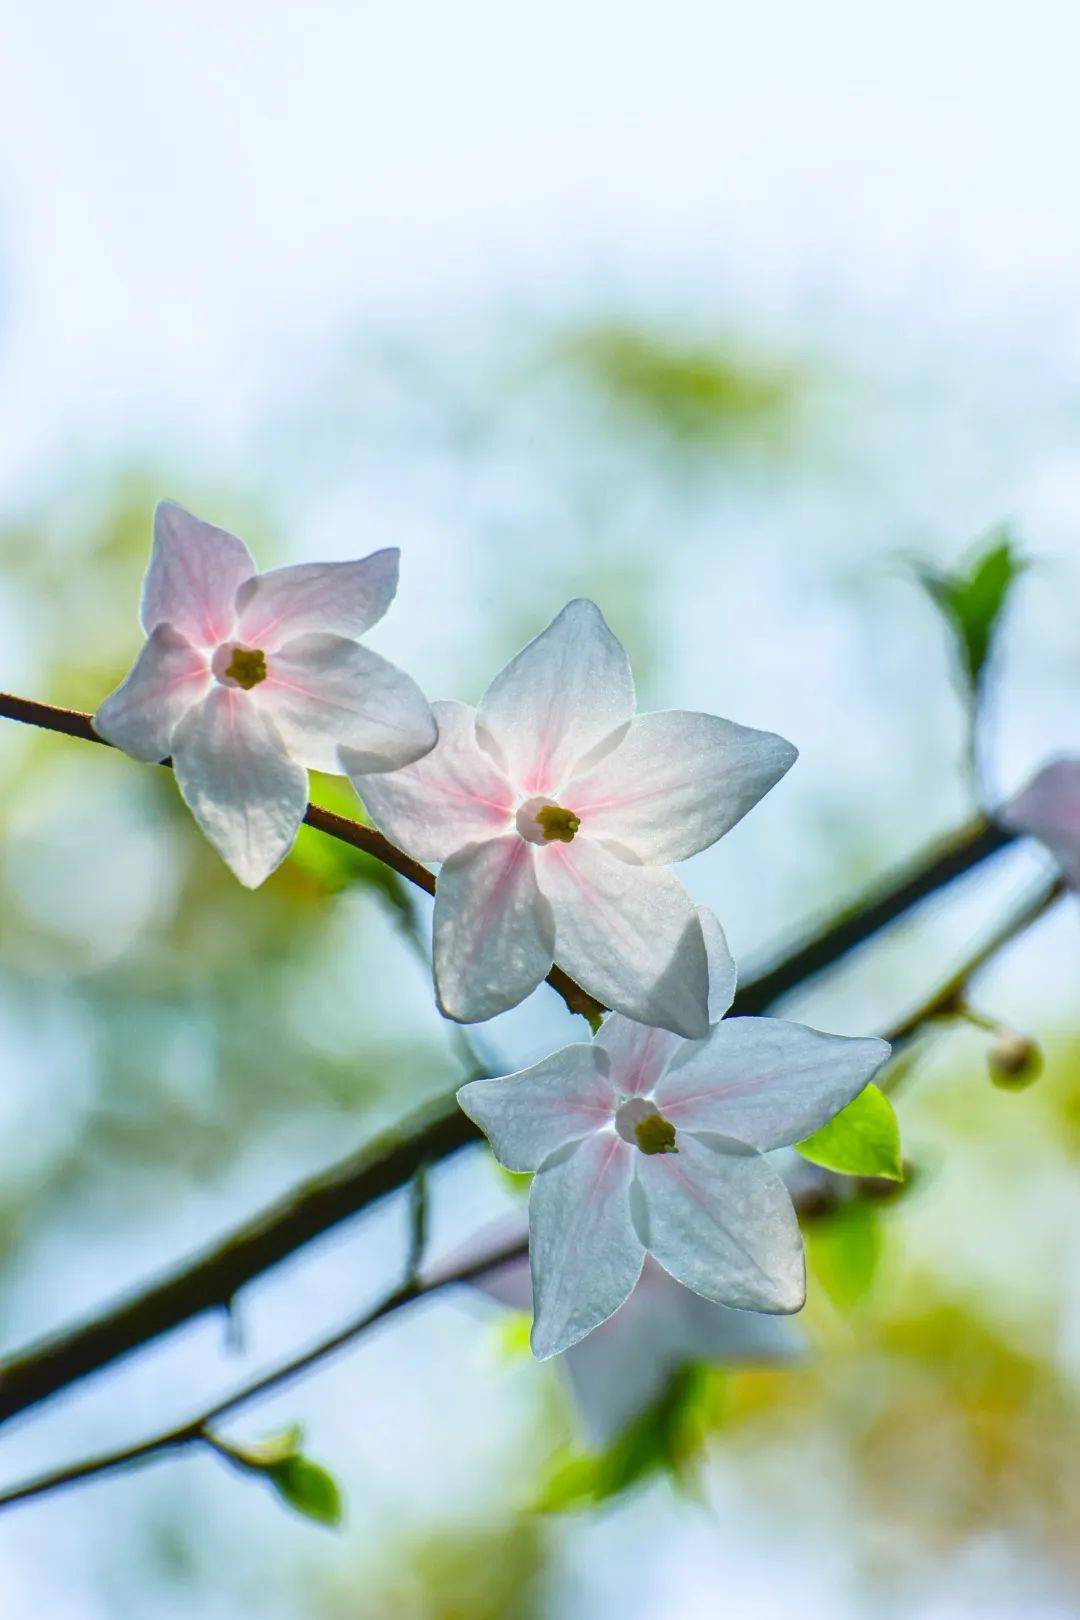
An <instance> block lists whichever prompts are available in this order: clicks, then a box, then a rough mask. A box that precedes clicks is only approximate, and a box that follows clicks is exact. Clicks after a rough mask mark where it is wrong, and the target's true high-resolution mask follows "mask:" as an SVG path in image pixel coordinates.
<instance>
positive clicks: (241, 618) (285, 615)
mask: <svg viewBox="0 0 1080 1620" xmlns="http://www.w3.org/2000/svg"><path fill="white" fill-rule="evenodd" d="M400 559H401V553H400V551H398V549H397V547H396V546H390V547H388V548H387V549H386V550H385V551H373V552H372V554H371V556H370V557H361V558H360V559H359V561H357V562H330V563H295V564H293V565H292V566H291V567H288V568H271V569H270V570H269V572H267V573H265V574H256V576H255V577H254V579H249V580H248V581H247V582H246V583H245V584H244V585H243V586H242V587H241V590H240V592H239V595H238V596H237V599H236V609H237V634H238V636H239V638H240V640H242V641H244V642H245V643H246V644H247V645H248V646H249V647H262V648H263V649H264V650H270V651H272V650H273V649H274V648H275V647H280V646H281V644H282V643H283V642H285V641H289V640H291V639H292V637H293V636H302V635H306V634H307V633H308V632H309V631H311V630H321V631H325V632H326V633H327V634H329V635H337V636H350V637H352V638H353V639H354V640H355V638H356V637H357V636H362V635H363V634H364V632H365V631H366V630H370V629H371V627H372V625H373V624H377V623H378V621H379V620H380V619H381V618H382V616H383V614H384V613H385V612H386V610H387V608H388V607H389V606H390V604H391V602H392V601H393V600H394V594H395V592H396V591H397V583H398V563H399V562H400Z"/></svg>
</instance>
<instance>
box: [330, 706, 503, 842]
mask: <svg viewBox="0 0 1080 1620" xmlns="http://www.w3.org/2000/svg"><path fill="white" fill-rule="evenodd" d="M431 707H432V712H433V713H434V715H435V721H436V724H437V725H438V728H439V740H438V742H437V743H436V745H435V747H434V748H433V749H432V750H431V752H430V753H429V754H425V755H424V756H423V758H422V759H419V760H417V762H416V763H415V764H414V765H406V766H405V767H404V768H403V769H402V770H400V771H393V772H391V773H390V774H388V775H385V776H369V775H367V774H365V773H364V772H354V771H353V770H351V769H349V766H348V761H347V760H343V761H342V763H343V764H344V765H345V766H346V769H348V774H349V777H350V779H351V780H352V782H353V785H354V786H355V788H356V791H357V792H358V793H359V795H360V797H361V798H362V799H363V801H364V803H365V804H366V805H367V808H368V813H369V815H370V816H371V819H372V820H373V821H374V823H375V825H376V826H377V827H379V828H380V829H381V830H382V831H383V832H384V833H385V834H386V836H387V837H388V838H390V839H392V840H393V841H394V843H395V844H398V845H400V847H401V848H402V849H404V850H407V851H408V853H409V854H410V855H412V856H414V857H415V858H416V860H418V861H444V860H446V858H447V857H448V856H450V855H452V854H453V853H454V851H455V850H458V849H462V848H463V847H464V846H465V845H466V844H473V843H477V842H479V841H480V840H482V839H484V838H495V837H497V836H498V835H499V834H500V833H504V832H506V831H507V830H508V828H509V827H511V826H512V824H513V816H514V806H515V803H516V800H515V795H514V790H513V788H512V787H511V786H510V783H509V782H508V781H507V779H506V776H505V774H504V772H503V771H501V770H500V769H499V767H498V766H497V765H496V764H495V763H494V761H493V760H491V759H490V758H489V757H488V755H487V754H486V753H485V752H484V750H483V749H482V748H481V747H480V746H479V744H478V743H477V741H476V710H475V709H470V708H469V707H468V706H467V705H466V704H464V703H433V704H432V705H431Z"/></svg>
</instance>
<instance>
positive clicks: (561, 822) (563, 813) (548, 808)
mask: <svg viewBox="0 0 1080 1620" xmlns="http://www.w3.org/2000/svg"><path fill="white" fill-rule="evenodd" d="M536 819H537V821H538V822H539V823H540V830H541V832H542V833H543V835H544V837H545V838H546V839H547V841H548V843H549V844H551V843H554V842H555V841H556V840H558V842H559V843H560V844H569V843H571V842H572V841H573V837H574V834H575V833H576V832H577V830H578V828H579V827H580V826H581V818H580V816H575V814H574V812H573V811H572V810H564V809H563V807H562V805H561V804H545V805H544V806H543V808H542V809H540V810H538V811H537V812H536Z"/></svg>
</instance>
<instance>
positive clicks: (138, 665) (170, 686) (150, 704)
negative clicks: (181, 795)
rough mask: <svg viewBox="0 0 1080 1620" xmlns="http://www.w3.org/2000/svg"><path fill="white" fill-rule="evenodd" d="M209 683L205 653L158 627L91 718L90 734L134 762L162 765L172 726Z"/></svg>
mask: <svg viewBox="0 0 1080 1620" xmlns="http://www.w3.org/2000/svg"><path fill="white" fill-rule="evenodd" d="M211 679H212V677H211V674H210V666H209V664H208V663H207V660H206V655H205V653H202V652H200V651H199V650H198V649H197V648H195V647H193V646H192V645H191V642H190V641H188V639H187V637H186V636H182V635H181V634H180V631H179V630H175V629H174V628H173V626H172V625H171V624H159V625H158V626H157V628H156V629H155V630H153V631H152V632H151V635H150V638H149V640H148V641H147V642H146V645H145V646H144V647H143V649H142V651H141V652H140V654H139V656H138V658H136V660H135V662H134V664H132V666H131V669H130V670H129V672H128V674H127V675H126V676H125V677H124V679H123V681H122V682H121V683H120V685H119V686H118V687H117V688H116V691H115V692H110V694H109V696H108V697H107V698H106V699H105V701H104V703H102V704H101V706H100V707H99V709H98V711H97V713H96V714H95V715H94V720H93V725H94V730H95V731H96V732H97V734H98V736H99V737H104V738H105V741H106V742H110V743H112V745H113V747H114V748H122V749H123V750H124V752H125V753H126V754H131V755H133V757H134V758H135V759H145V760H162V759H165V758H167V757H168V754H169V751H170V749H171V748H172V735H173V732H174V731H175V729H176V726H177V724H178V723H179V721H180V720H182V719H183V717H184V715H185V714H186V713H187V711H188V710H189V709H190V708H191V705H192V704H193V703H197V702H198V701H199V699H200V698H201V697H204V696H205V694H206V692H207V689H208V688H209V686H210V682H211Z"/></svg>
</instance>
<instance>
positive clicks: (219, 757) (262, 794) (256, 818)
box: [173, 686, 307, 889]
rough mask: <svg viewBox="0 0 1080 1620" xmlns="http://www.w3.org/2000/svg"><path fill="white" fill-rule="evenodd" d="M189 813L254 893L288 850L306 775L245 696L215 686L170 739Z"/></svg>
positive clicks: (299, 817) (300, 808)
mask: <svg viewBox="0 0 1080 1620" xmlns="http://www.w3.org/2000/svg"><path fill="white" fill-rule="evenodd" d="M173 764H174V765H175V767H176V780H177V781H178V782H179V784H180V791H181V793H182V794H183V795H184V798H185V799H186V800H187V803H188V805H189V806H190V809H191V813H192V815H193V816H194V817H195V820H196V821H197V822H198V823H199V826H200V827H201V828H202V830H203V832H204V833H205V834H206V836H207V838H209V840H210V842H211V843H212V844H213V846H214V848H215V849H216V850H217V852H218V854H219V855H220V856H221V858H222V860H224V861H225V862H227V864H228V865H229V866H231V867H232V870H233V871H234V872H235V873H236V875H237V877H238V878H239V879H240V881H241V883H244V884H246V885H247V887H248V888H249V889H254V888H257V887H258V885H259V884H260V883H262V881H263V879H264V878H267V877H269V876H270V873H271V872H272V871H273V870H274V868H275V866H277V865H278V864H279V863H280V862H281V861H282V860H284V858H285V856H286V855H287V854H288V853H289V850H290V849H291V848H292V845H293V840H294V839H295V837H296V829H297V828H298V827H299V825H300V822H301V820H302V819H303V815H304V811H305V809H306V808H307V772H306V771H305V770H304V768H303V766H302V765H297V764H296V763H295V761H293V760H291V759H290V758H289V756H288V754H287V753H286V752H285V745H284V743H283V742H282V740H281V737H280V735H279V734H278V731H277V729H276V727H275V726H274V724H273V722H272V721H271V720H270V719H269V717H268V716H267V715H266V714H264V713H263V712H262V711H261V710H260V708H259V707H258V705H257V704H255V703H252V701H251V698H250V695H249V694H248V693H247V692H242V691H240V690H238V689H237V690H233V689H231V688H229V687H225V686H215V687H214V689H213V690H212V691H211V692H210V694H209V696H208V697H207V698H206V699H205V701H204V702H202V703H199V704H197V705H196V706H195V708H193V709H190V710H189V711H188V713H187V714H186V715H185V716H184V718H183V720H181V722H180V724H179V725H178V726H177V728H176V733H175V735H174V737H173Z"/></svg>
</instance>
